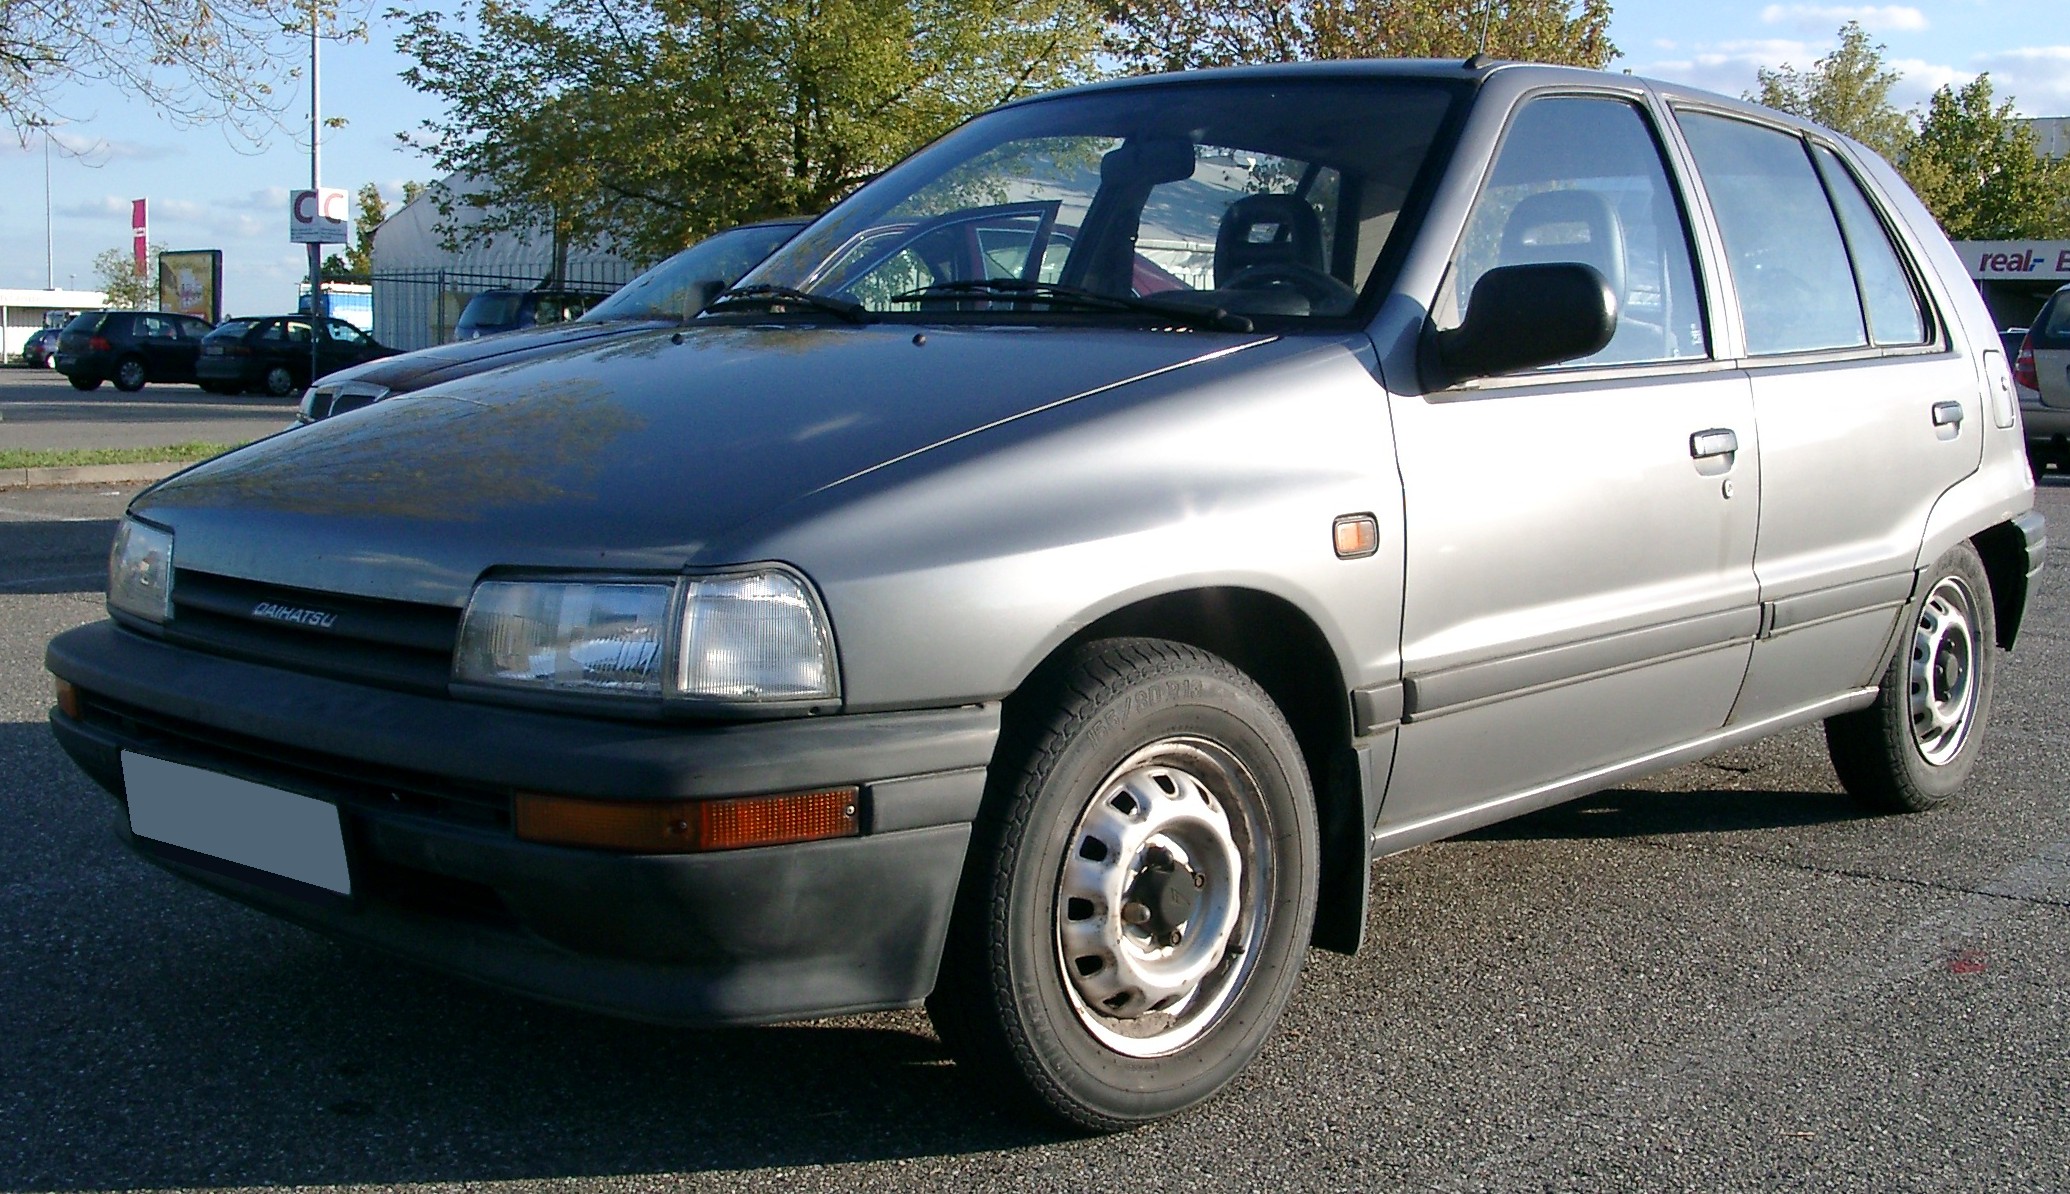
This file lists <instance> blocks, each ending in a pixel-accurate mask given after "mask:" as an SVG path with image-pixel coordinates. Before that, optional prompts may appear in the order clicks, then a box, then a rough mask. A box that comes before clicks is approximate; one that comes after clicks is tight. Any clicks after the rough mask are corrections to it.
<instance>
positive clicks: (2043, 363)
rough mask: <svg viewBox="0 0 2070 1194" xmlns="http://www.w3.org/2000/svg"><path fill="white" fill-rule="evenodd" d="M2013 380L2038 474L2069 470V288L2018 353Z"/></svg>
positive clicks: (2047, 308)
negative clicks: (2051, 469) (2056, 469)
mask: <svg viewBox="0 0 2070 1194" xmlns="http://www.w3.org/2000/svg"><path fill="white" fill-rule="evenodd" d="M2013 380H2014V382H2015V383H2017V386H2018V389H2019V394H2020V418H2021V420H2022V421H2023V422H2024V423H2025V424H2026V427H2027V457H2028V459H2029V460H2030V461H2032V463H2033V465H2034V475H2035V476H2036V477H2039V476H2041V474H2042V470H2044V469H2046V468H2047V467H2048V466H2049V465H2050V464H2051V463H2053V464H2054V465H2055V466H2056V467H2057V468H2059V469H2064V470H2070V286H2065V287H2063V288H2062V289H2061V290H2058V291H2056V292H2055V293H2054V294H2052V295H2050V296H2049V299H2048V302H2046V303H2044V304H2042V307H2041V311H2040V312H2039V313H2038V314H2036V315H2035V316H2034V320H2033V326H2032V327H2030V328H2028V329H2027V330H2026V332H2025V334H2024V335H2022V336H2021V337H2020V345H2019V347H2018V348H2016V349H2014V350H2013Z"/></svg>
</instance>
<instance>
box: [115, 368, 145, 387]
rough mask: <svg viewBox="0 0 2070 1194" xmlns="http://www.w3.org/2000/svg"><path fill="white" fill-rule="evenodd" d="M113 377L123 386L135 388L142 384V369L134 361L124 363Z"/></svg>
mask: <svg viewBox="0 0 2070 1194" xmlns="http://www.w3.org/2000/svg"><path fill="white" fill-rule="evenodd" d="M115 376H116V379H117V380H118V381H120V382H121V383H122V384H123V385H124V386H129V387H132V388H133V387H136V386H141V385H143V384H144V367H143V366H142V365H140V364H138V363H137V362H135V361H124V362H122V365H121V367H120V368H119V369H117V370H116V371H115Z"/></svg>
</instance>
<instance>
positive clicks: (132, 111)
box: [0, 0, 2070, 313]
mask: <svg viewBox="0 0 2070 1194" xmlns="http://www.w3.org/2000/svg"><path fill="white" fill-rule="evenodd" d="M412 2H417V0H405V3H412ZM2065 12H2066V9H2065V5H2064V0H1921V2H1919V3H1914V4H1894V5H1873V6H1859V5H1823V4H1768V5H1755V4H1747V5H1739V4H1730V3H1726V4H1720V3H1716V2H1715V0H1712V2H1704V3H1697V2H1693V0H1622V2H1620V3H1618V4H1617V6H1616V15H1615V17H1614V19H1613V21H1612V24H1611V34H1612V37H1613V39H1614V40H1615V41H1616V43H1617V45H1618V47H1619V48H1620V50H1621V51H1622V56H1621V57H1620V58H1619V59H1618V60H1617V61H1616V62H1615V63H1613V64H1612V65H1613V67H1614V68H1618V69H1627V70H1630V71H1632V72H1633V73H1634V74H1640V75H1649V76H1653V77H1657V78H1665V79H1673V80H1676V81H1679V82H1686V83H1692V84H1695V85H1697V86H1701V87H1707V88H1710V89H1712V90H1715V91H1722V92H1725V93H1727V94H1732V95H1737V94H1739V93H1741V92H1743V91H1745V90H1747V89H1749V88H1751V87H1752V86H1753V84H1754V77H1755V72H1756V71H1757V70H1758V69H1759V68H1761V67H1763V66H1776V65H1780V64H1783V63H1794V64H1796V65H1799V66H1804V65H1809V64H1810V62H1811V61H1812V60H1813V59H1815V58H1817V57H1818V56H1819V55H1820V54H1822V53H1824V52H1825V51H1826V50H1828V49H1830V48H1832V45H1833V43H1834V36H1833V35H1834V32H1835V31H1836V30H1837V29H1838V28H1839V27H1840V25H1841V23H1842V22H1843V21H1846V20H1848V19H1850V18H1852V19H1854V20H1858V21H1860V22H1861V23H1862V25H1863V26H1864V27H1865V28H1867V29H1868V30H1869V31H1870V32H1871V33H1872V34H1873V35H1874V36H1875V38H1876V40H1878V41H1880V42H1882V43H1884V45H1885V46H1886V60H1887V61H1888V62H1889V64H1890V65H1891V66H1892V67H1893V68H1894V69H1896V70H1898V71H1899V72H1901V73H1902V74H1903V76H1904V78H1903V81H1902V82H1901V83H1900V84H1899V86H1898V89H1897V99H1898V102H1899V103H1900V105H1901V106H1907V107H1909V106H1912V105H1916V104H1923V103H1924V101H1925V99H1926V97H1927V96H1928V95H1930V94H1931V93H1932V92H1933V90H1934V89H1935V88H1936V87H1939V86H1941V85H1942V84H1944V83H1951V82H1952V83H1957V84H1960V83H1963V82H1966V81H1968V80H1969V79H1971V78H1973V77H1974V76H1975V75H1976V74H1977V73H1978V72H1981V71H1989V72H1990V74H1991V77H1992V81H1993V83H1994V85H1995V87H1996V91H1997V93H1998V95H1999V96H2000V97H2001V98H2005V97H2010V98H2012V99H2013V100H2014V102H2015V106H2016V107H2017V109H2018V110H2019V111H2020V112H2021V113H2022V114H2025V115H2030V116H2060V115H2070V21H2066V20H2065V19H2064V14H2065ZM395 33H396V28H395V26H394V25H393V24H390V23H387V22H384V21H382V20H381V19H380V18H379V16H378V14H377V15H376V16H375V17H374V23H373V25H372V27H371V30H370V34H371V36H370V38H369V40H368V41H367V42H365V43H361V44H355V45H342V46H341V45H326V46H325V48H324V55H323V69H322V80H323V94H322V102H323V111H324V113H325V114H326V115H335V116H343V117H345V118H346V119H347V121H348V123H347V125H346V126H345V127H344V128H342V129H337V130H330V131H327V132H326V133H325V136H324V144H323V167H324V168H323V180H324V183H325V185H327V186H340V187H345V188H347V189H356V188H358V187H359V186H360V185H361V184H363V183H367V182H374V183H377V184H379V186H380V187H381V189H382V191H383V193H384V194H386V195H388V196H389V197H390V200H391V203H393V202H395V201H396V200H397V198H398V197H399V196H400V194H401V191H402V184H403V182H404V181H405V180H406V179H419V180H428V179H430V178H431V177H433V176H434V171H433V170H432V168H431V166H430V164H429V163H428V162H427V161H425V159H423V158H422V157H421V156H419V155H417V154H416V153H414V152H412V151H410V150H408V149H406V148H404V147H403V146H401V145H400V144H399V143H398V141H397V138H396V134H397V133H400V132H404V131H406V130H410V129H413V128H414V127H415V126H416V124H417V122H418V121H419V120H421V119H423V118H424V117H425V116H427V115H430V114H432V113H433V112H434V111H435V110H436V109H435V107H434V106H433V104H432V101H430V100H428V99H427V98H426V97H424V96H422V95H419V94H418V93H416V92H414V91H412V90H411V89H410V88H409V86H408V85H406V84H405V83H403V82H402V80H401V79H399V78H398V77H397V73H398V72H399V71H400V70H402V68H403V67H404V66H406V65H407V61H406V60H405V59H403V58H402V57H401V56H400V55H398V54H396V53H395V51H394V38H395ZM304 86H305V88H306V84H305V85H304ZM306 94H307V93H306V90H305V91H304V92H303V98H302V99H301V100H300V101H299V102H297V103H294V104H291V105H290V106H289V108H288V110H287V111H286V112H285V113H284V114H283V116H282V124H283V126H284V127H283V128H282V129H281V130H280V131H278V132H276V133H275V134H274V135H272V136H271V137H270V138H268V139H267V140H266V142H265V144H264V145H263V147H261V148H257V149H254V148H253V147H252V146H250V145H248V144H245V143H243V142H241V141H239V140H238V139H237V138H235V137H232V136H229V135H226V134H224V133H222V132H220V131H217V130H212V129H207V128H202V129H191V128H190V129H181V128H176V127H174V126H173V125H171V124H170V123H168V122H167V121H165V120H164V119H163V118H161V117H160V116H158V115H157V114H155V113H154V112H152V111H151V110H149V109H148V108H142V107H139V106H135V105H132V104H130V103H128V102H127V101H126V100H125V98H124V97H123V96H122V95H121V94H120V93H119V92H118V91H116V90H115V89H113V88H110V87H104V86H89V85H75V86H74V87H73V88H71V89H70V90H69V91H68V92H67V93H66V94H64V95H63V96H62V98H61V100H60V105H61V109H62V113H63V115H65V116H67V117H70V118H72V120H73V123H71V124H68V125H66V126H64V127H63V128H61V129H59V130H58V133H57V136H58V138H59V139H60V141H61V142H62V143H64V144H65V145H67V146H69V147H70V148H71V149H72V150H73V151H75V152H72V153H66V152H59V153H54V154H53V155H52V157H51V168H50V208H51V220H50V228H51V241H52V242H53V247H54V253H53V257H54V269H55V275H56V276H55V282H56V284H57V285H58V286H61V287H62V286H69V285H73V284H75V283H76V284H77V285H80V286H90V285H92V280H93V271H92V268H91V265H90V263H91V261H92V259H93V257H94V255H95V254H96V253H98V252H100V251H102V250H104V249H110V248H121V249H124V250H127V249H128V246H129V210H130V209H129V201H130V200H131V199H133V198H137V197H144V198H148V199H149V200H150V209H151V234H152V239H153V240H154V241H161V242H163V243H164V244H165V245H166V246H167V247H168V248H174V249H199V248H220V249H222V250H224V275H225V277H224V297H225V304H224V305H225V310H226V311H228V312H233V313H257V312H262V311H271V310H278V309H282V308H285V307H288V306H291V305H292V303H293V301H294V294H295V283H296V281H297V280H298V279H299V278H301V277H302V276H303V274H304V272H305V270H306V264H305V262H306V258H305V257H304V256H303V252H302V250H301V247H300V246H296V245H290V244H289V243H288V239H287V195H288V192H289V191H290V190H292V189H294V188H297V187H302V186H306V185H307V182H308V177H309V147H308V121H309V114H308V106H307V98H306ZM0 180H4V185H0V287H30V288H40V287H42V286H43V285H44V284H45V279H46V271H45V254H44V243H45V220H44V186H43V181H44V172H43V145H42V143H41V140H40V138H38V139H32V140H31V141H30V143H29V144H28V145H27V146H23V145H21V144H19V143H17V142H16V141H15V140H14V139H13V138H11V137H6V136H0Z"/></svg>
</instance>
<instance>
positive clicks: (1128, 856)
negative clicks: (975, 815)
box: [927, 639, 1318, 1131]
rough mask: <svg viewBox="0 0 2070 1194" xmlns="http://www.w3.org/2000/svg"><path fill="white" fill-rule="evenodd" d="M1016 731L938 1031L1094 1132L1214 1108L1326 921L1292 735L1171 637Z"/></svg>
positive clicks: (944, 983)
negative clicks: (1314, 931) (1209, 1104)
mask: <svg viewBox="0 0 2070 1194" xmlns="http://www.w3.org/2000/svg"><path fill="white" fill-rule="evenodd" d="M1017 699H1018V698H1017ZM1009 717H1010V720H1011V721H1012V722H1013V723H1014V725H1013V726H1012V728H1010V730H1009V732H1008V735H1007V737H1006V739H1005V740H1004V743H1003V747H1002V751H1003V757H1002V763H1003V765H1002V766H999V767H995V769H994V774H993V777H992V791H990V792H989V793H988V794H987V807H986V812H985V814H984V815H983V816H982V817H981V818H980V819H979V822H978V824H977V826H976V827H975V829H974V833H973V840H972V843H971V856H970V857H971V860H970V863H969V866H968V867H967V868H966V873H965V878H964V884H963V888H962V890H961V892H960V893H959V897H958V906H957V909H956V914H955V919H954V922H953V923H952V926H951V929H950V942H949V947H948V951H947V954H946V956H945V957H944V958H943V961H942V977H941V980H940V982H939V984H938V985H937V987H936V989H935V992H934V994H933V995H932V996H930V997H929V999H928V1004H927V1007H928V1012H929V1014H930V1016H932V1017H933V1019H934V1021H935V1024H936V1026H937V1029H938V1030H939V1031H940V1033H941V1035H942V1039H943V1040H944V1042H946V1043H947V1044H948V1045H949V1047H950V1049H951V1050H952V1051H953V1052H954V1053H955V1054H956V1057H957V1060H958V1062H959V1064H960V1065H962V1066H964V1067H966V1068H967V1069H968V1071H969V1073H970V1074H971V1076H973V1077H974V1078H976V1079H977V1080H978V1081H979V1082H981V1083H982V1084H983V1085H984V1086H986V1087H987V1088H989V1089H1000V1088H1005V1089H1010V1090H1016V1091H1018V1092H1020V1093H1021V1094H1023V1095H1026V1096H1028V1097H1029V1098H1030V1099H1031V1100H1032V1101H1033V1103H1034V1105H1035V1106H1037V1107H1038V1108H1040V1109H1042V1110H1045V1111H1047V1112H1049V1113H1051V1114H1053V1115H1056V1116H1059V1117H1061V1118H1062V1119H1064V1120H1066V1121H1068V1122H1070V1123H1072V1124H1075V1125H1077V1126H1080V1127H1084V1128H1091V1129H1094V1130H1099V1131H1112V1130H1116V1129H1120V1128H1125V1127H1129V1126H1132V1125H1135V1124H1140V1123H1145V1122H1148V1121H1151V1120H1155V1119H1160V1118H1163V1117H1165V1116H1168V1115H1172V1114H1174V1113H1176V1112H1178V1111H1181V1110H1184V1109H1185V1108H1187V1107H1190V1106H1193V1105H1194V1104H1196V1103H1199V1102H1202V1101H1204V1100H1205V1099H1207V1098H1209V1097H1210V1096H1212V1095H1213V1094H1215V1092H1217V1091H1218V1090H1220V1089H1221V1088H1222V1087H1223V1086H1225V1085H1227V1084H1228V1083H1229V1081H1230V1080H1231V1079H1233V1078H1234V1077H1235V1076H1236V1074H1237V1073H1238V1072H1239V1071H1241V1070H1242V1069H1243V1067H1244V1066H1245V1065H1246V1064H1248V1063H1249V1062H1250V1060H1251V1058H1252V1057H1254V1056H1256V1054H1257V1052H1258V1050H1259V1049H1260V1048H1262V1047H1263V1046H1264V1044H1265V1041H1266V1040H1267V1039H1268V1037H1269V1036H1270V1034H1271V1031H1272V1029H1273V1026H1274V1025H1275V1024H1276V1023H1277V1022H1278V1019H1279V1016H1280V1012H1281V1011H1282V1010H1283V1009H1284V1008H1285V1006H1286V1003H1287V1000H1288V999H1289V998H1290V997H1291V996H1292V994H1293V990H1294V985H1295V982H1296V979H1297V978H1298V977H1299V975H1300V971H1301V963H1302V960H1303V957H1304V955H1305V953H1306V949H1307V943H1308V936H1309V932H1310V930H1311V928H1312V926H1313V923H1314V918H1315V885H1316V871H1317V865H1318V864H1317V851H1318V845H1317V836H1318V831H1317V828H1316V817H1315V801H1314V797H1313V794H1312V792H1311V790H1310V787H1309V782H1308V777H1307V772H1306V770H1305V768H1304V766H1303V764H1302V757H1301V752H1300V748H1299V746H1298V745H1297V744H1296V742H1295V740H1294V735H1293V732H1292V731H1291V730H1290V729H1289V728H1288V726H1287V723H1286V720H1285V718H1284V717H1282V716H1281V715H1280V712H1279V710H1278V709H1277V708H1276V707H1275V706H1274V705H1273V703H1272V701H1271V698H1269V697H1268V696H1267V695H1266V694H1265V692H1264V691H1263V690H1262V689H1260V688H1259V687H1258V686H1257V684H1256V683H1255V682H1253V681H1252V680H1251V679H1250V678H1249V677H1248V676H1246V675H1244V674H1243V673H1242V672H1240V671H1238V670H1237V669H1236V668H1235V667H1234V666H1233V665H1231V664H1230V663H1228V662H1227V661H1225V660H1223V659H1220V658H1219V657H1217V656H1214V655H1211V654H1208V653H1207V652H1204V651H1201V650H1198V649H1196V648H1193V647H1188V646H1183V645H1180V644H1177V643H1170V642H1164V641H1161V640H1153V639H1123V640H1111V641H1107V642H1101V643H1094V644H1091V645H1089V646H1087V647H1085V648H1082V649H1081V650H1080V651H1079V652H1078V653H1077V654H1076V655H1074V656H1073V657H1072V659H1071V660H1069V661H1068V663H1066V664H1065V666H1064V667H1062V668H1061V669H1060V670H1059V671H1058V672H1057V674H1056V675H1055V676H1054V677H1052V680H1051V682H1050V683H1047V684H1038V685H1037V686H1036V690H1035V691H1034V692H1032V693H1031V694H1030V695H1029V697H1028V705H1027V707H1018V708H1016V707H1012V706H1011V705H1010V707H1009Z"/></svg>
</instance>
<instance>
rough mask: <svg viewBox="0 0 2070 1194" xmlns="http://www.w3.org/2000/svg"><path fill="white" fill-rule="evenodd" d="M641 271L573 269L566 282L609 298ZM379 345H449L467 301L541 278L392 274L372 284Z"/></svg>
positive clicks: (621, 266)
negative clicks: (489, 291)
mask: <svg viewBox="0 0 2070 1194" xmlns="http://www.w3.org/2000/svg"><path fill="white" fill-rule="evenodd" d="M635 272H636V271H635V270H634V269H633V267H632V266H630V265H627V264H625V263H623V262H613V261H602V262H586V263H582V264H580V265H573V264H571V265H570V266H569V268H568V273H567V275H566V276H565V277H564V278H563V279H562V282H563V284H564V285H566V286H567V287H568V288H569V289H570V290H585V291H594V292H595V293H598V294H606V293H609V292H610V291H613V290H616V289H618V288H619V287H620V286H623V285H625V284H626V283H627V282H629V281H631V280H632V276H633V274H634V273H635ZM372 282H373V287H374V339H376V340H379V341H380V342H381V343H383V344H386V345H388V346H389V347H390V348H399V349H402V350H404V351H409V350H410V349H414V348H430V347H431V346H432V345H434V344H444V343H446V342H447V341H448V340H451V339H452V338H453V328H454V326H455V325H456V324H458V323H459V322H460V312H461V311H462V310H464V309H465V308H466V307H467V300H469V299H471V298H473V297H474V296H475V295H477V294H480V293H481V292H482V291H484V290H530V289H532V288H533V287H535V286H537V285H539V277H538V275H536V274H529V275H528V274H514V273H488V272H483V271H479V270H450V269H418V270H391V271H388V272H386V273H377V274H375V275H374V276H373V278H372Z"/></svg>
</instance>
